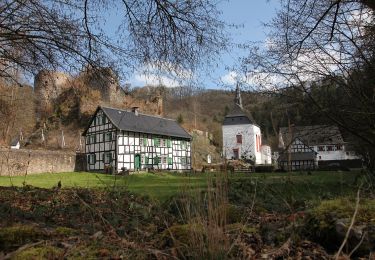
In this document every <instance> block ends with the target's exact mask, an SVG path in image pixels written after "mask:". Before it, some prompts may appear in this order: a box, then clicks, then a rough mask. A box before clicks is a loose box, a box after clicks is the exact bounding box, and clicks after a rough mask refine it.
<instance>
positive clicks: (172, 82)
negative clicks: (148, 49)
mask: <svg viewBox="0 0 375 260" xmlns="http://www.w3.org/2000/svg"><path fill="white" fill-rule="evenodd" d="M194 77H195V75H194V74H193V73H192V72H191V71H186V70H177V72H176V70H173V69H172V65H171V64H156V63H155V64H148V65H145V66H143V67H141V68H139V69H138V70H137V71H136V73H135V75H134V76H133V78H132V79H131V82H132V84H134V85H151V86H158V85H164V86H166V87H170V88H173V87H178V86H181V85H183V84H184V83H186V82H188V81H190V80H192V79H194Z"/></svg>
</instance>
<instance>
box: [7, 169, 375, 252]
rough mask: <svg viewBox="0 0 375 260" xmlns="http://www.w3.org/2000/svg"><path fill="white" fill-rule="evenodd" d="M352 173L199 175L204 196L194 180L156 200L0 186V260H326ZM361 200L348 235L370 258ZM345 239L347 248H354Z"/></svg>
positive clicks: (345, 209) (347, 210)
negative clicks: (8, 259)
mask: <svg viewBox="0 0 375 260" xmlns="http://www.w3.org/2000/svg"><path fill="white" fill-rule="evenodd" d="M355 176H356V175H355V174H352V175H346V176H343V178H342V179H341V181H340V178H337V175H332V176H327V177H326V178H325V179H324V180H322V178H320V176H319V175H316V176H314V175H313V176H308V175H297V174H294V175H290V176H283V175H280V176H272V175H269V176H262V175H257V176H256V177H254V178H248V177H246V176H230V177H229V178H228V176H227V175H220V174H216V175H211V176H206V177H204V178H203V180H204V181H205V183H206V187H205V189H197V186H194V183H193V184H192V185H190V186H188V185H187V186H185V187H181V188H180V190H179V192H178V193H175V194H174V196H172V197H171V198H170V199H167V200H162V201H154V200H153V199H151V198H150V197H141V196H139V195H136V194H133V193H130V192H128V191H127V190H126V189H124V188H120V189H119V188H116V187H113V186H108V188H107V189H83V188H63V189H59V188H58V187H56V188H53V189H43V188H34V187H31V186H23V187H1V188H0V207H1V208H0V254H12V257H14V258H16V259H17V257H18V258H19V259H22V258H25V257H26V258H33V257H34V258H67V259H76V258H86V259H87V258H90V259H91V258H119V257H124V258H133V259H134V258H137V259H139V258H140V259H142V258H167V259H168V258H174V257H177V258H191V259H203V258H205V259H207V258H215V259H231V258H236V259H238V258H261V257H264V258H278V257H279V258H283V257H284V258H285V257H291V258H296V257H302V258H304V257H312V258H319V259H328V258H329V257H330V256H329V254H331V255H332V254H334V253H335V250H337V248H338V246H339V245H340V244H341V242H342V241H343V237H342V236H340V235H342V233H338V232H336V231H335V225H336V224H337V222H339V223H341V222H342V223H344V224H345V223H347V222H345V221H341V220H342V219H343V218H344V219H345V218H349V219H350V217H351V215H352V213H353V208H354V204H355V203H353V201H352V200H351V199H350V197H351V195H350V194H351V193H350V192H349V191H352V193H355V191H356V189H357V186H358V185H356V184H355V180H356V178H355ZM156 177H157V176H156ZM175 177H179V178H181V179H182V180H187V179H186V178H187V177H183V176H175ZM349 177H350V178H349ZM167 178H168V177H167ZM172 180H173V179H172ZM155 182H156V179H155V178H152V183H153V184H154V185H155V184H156V183H155ZM144 183H146V182H144ZM198 183H199V182H198ZM308 183H310V184H311V187H310V189H309V190H307V191H306V188H307V187H308V186H309V185H308ZM338 183H341V184H340V185H338V186H339V188H334V187H335V186H337V184H338ZM199 185H201V183H199ZM299 185H301V186H300V187H297V186H299ZM293 186H294V188H293ZM199 187H201V186H199ZM146 189H147V187H146ZM272 190H273V191H274V192H272ZM284 193H285V194H284ZM312 193H315V194H316V193H319V196H317V195H315V196H313V195H311V194H312ZM276 194H277V196H276ZM326 194H330V196H326ZM362 195H363V197H368V198H367V199H364V198H362V200H361V204H360V211H359V215H358V219H357V221H356V223H355V230H359V231H360V232H362V231H364V232H362V233H363V234H366V236H365V238H364V239H363V241H364V242H363V245H362V247H361V248H360V250H358V251H357V252H356V253H357V256H366V255H368V254H369V248H370V246H371V241H372V239H373V235H374V233H373V232H372V231H371V230H372V228H373V227H374V226H373V219H374V215H373V212H375V211H374V210H373V209H374V208H373V207H374V200H373V199H372V198H373V194H372V193H371V191H364V192H363V194H362ZM323 198H324V199H323ZM299 200H303V201H304V202H305V203H303V204H300V202H298V203H297V201H299ZM293 202H294V204H293ZM268 203H269V204H268ZM277 203H279V205H284V206H279V207H276V206H275V205H277ZM288 205H289V206H288ZM291 205H294V206H293V207H292V206H291ZM297 205H299V206H297ZM340 221H341V222H340ZM362 226H363V228H362ZM327 230H328V231H329V232H327ZM344 231H345V230H344ZM332 232H335V233H332ZM344 233H345V232H344ZM330 234H335V235H336V237H335V239H333V237H332V236H329V235H330ZM336 238H338V239H336ZM352 238H355V237H353V236H351V240H350V241H349V242H348V243H349V246H348V248H349V249H351V248H353V247H354V246H355V244H356V242H357V241H355V240H353V239H352ZM321 241H324V243H323V242H322V243H320V242H321ZM317 242H319V244H318V243H317ZM326 242H327V243H331V244H332V245H334V247H332V248H330V247H328V246H327V243H326ZM322 246H324V247H322ZM1 252H2V253H1ZM327 252H328V253H327ZM345 253H349V252H347V251H345Z"/></svg>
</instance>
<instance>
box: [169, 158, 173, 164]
mask: <svg viewBox="0 0 375 260" xmlns="http://www.w3.org/2000/svg"><path fill="white" fill-rule="evenodd" d="M168 164H169V165H171V164H173V161H172V157H168Z"/></svg>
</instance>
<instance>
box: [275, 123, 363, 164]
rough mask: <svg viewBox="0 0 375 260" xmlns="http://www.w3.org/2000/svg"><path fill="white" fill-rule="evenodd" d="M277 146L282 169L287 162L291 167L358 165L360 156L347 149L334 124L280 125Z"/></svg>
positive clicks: (347, 145) (348, 147)
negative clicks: (279, 150)
mask: <svg viewBox="0 0 375 260" xmlns="http://www.w3.org/2000/svg"><path fill="white" fill-rule="evenodd" d="M279 148H280V149H282V151H281V153H280V157H279V159H278V161H279V166H281V167H282V168H285V169H287V168H288V167H287V165H288V163H289V162H290V164H291V169H292V170H294V169H306V168H313V167H325V166H330V165H336V166H342V167H348V168H356V167H361V160H360V157H359V156H358V155H356V154H355V153H354V152H353V151H351V149H350V145H349V143H348V142H345V141H344V139H343V137H342V135H341V132H340V130H339V128H338V127H337V126H330V125H312V126H292V127H290V128H289V127H281V128H280V132H279ZM313 162H314V164H313Z"/></svg>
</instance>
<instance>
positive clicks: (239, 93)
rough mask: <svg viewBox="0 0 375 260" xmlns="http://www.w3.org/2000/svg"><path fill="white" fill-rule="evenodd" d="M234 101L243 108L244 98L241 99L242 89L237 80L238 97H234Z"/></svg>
mask: <svg viewBox="0 0 375 260" xmlns="http://www.w3.org/2000/svg"><path fill="white" fill-rule="evenodd" d="M234 103H235V104H236V105H238V106H239V107H240V108H241V109H243V107H242V99H241V91H240V84H239V83H238V82H237V85H236V97H235V98H234Z"/></svg>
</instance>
